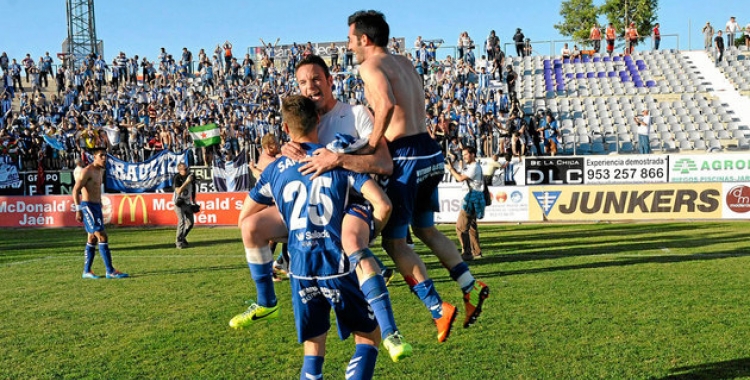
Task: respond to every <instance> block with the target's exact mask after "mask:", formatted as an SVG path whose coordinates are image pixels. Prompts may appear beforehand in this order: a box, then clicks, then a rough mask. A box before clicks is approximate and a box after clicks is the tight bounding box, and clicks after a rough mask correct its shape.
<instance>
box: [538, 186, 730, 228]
mask: <svg viewBox="0 0 750 380" xmlns="http://www.w3.org/2000/svg"><path fill="white" fill-rule="evenodd" d="M530 193H531V195H530V196H531V197H532V201H531V203H532V206H531V208H530V213H529V219H530V220H532V221H541V220H548V221H595V220H658V219H720V218H721V217H722V205H723V203H724V197H723V194H724V192H723V187H722V184H721V183H686V184H672V183H664V184H641V185H598V186H570V185H568V186H532V187H531V188H530Z"/></svg>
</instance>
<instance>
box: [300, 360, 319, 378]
mask: <svg viewBox="0 0 750 380" xmlns="http://www.w3.org/2000/svg"><path fill="white" fill-rule="evenodd" d="M299 378H300V380H309V379H322V378H323V357H322V356H310V355H305V361H304V362H303V363H302V371H301V372H300V374H299Z"/></svg>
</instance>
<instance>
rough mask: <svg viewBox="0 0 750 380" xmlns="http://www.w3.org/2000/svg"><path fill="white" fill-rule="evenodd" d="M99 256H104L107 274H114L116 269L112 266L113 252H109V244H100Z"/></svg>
mask: <svg viewBox="0 0 750 380" xmlns="http://www.w3.org/2000/svg"><path fill="white" fill-rule="evenodd" d="M99 254H100V255H101V256H102V260H103V261H104V267H105V268H107V273H113V272H114V271H115V268H114V267H113V266H112V252H110V251H109V243H99Z"/></svg>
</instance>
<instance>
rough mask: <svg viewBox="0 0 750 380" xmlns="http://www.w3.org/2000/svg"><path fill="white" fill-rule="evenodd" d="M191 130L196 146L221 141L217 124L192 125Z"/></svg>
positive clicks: (209, 144) (214, 143)
mask: <svg viewBox="0 0 750 380" xmlns="http://www.w3.org/2000/svg"><path fill="white" fill-rule="evenodd" d="M189 131H190V136H191V137H192V138H193V142H194V143H195V146H196V147H202V146H211V145H216V144H219V143H221V136H219V127H218V126H217V125H216V124H207V125H200V126H195V127H190V128H189Z"/></svg>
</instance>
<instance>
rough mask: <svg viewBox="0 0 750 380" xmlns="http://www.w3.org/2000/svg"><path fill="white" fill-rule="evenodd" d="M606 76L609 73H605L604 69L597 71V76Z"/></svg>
mask: <svg viewBox="0 0 750 380" xmlns="http://www.w3.org/2000/svg"><path fill="white" fill-rule="evenodd" d="M606 76H607V73H605V72H604V71H600V72H598V73H596V77H597V78H605V77H606Z"/></svg>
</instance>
